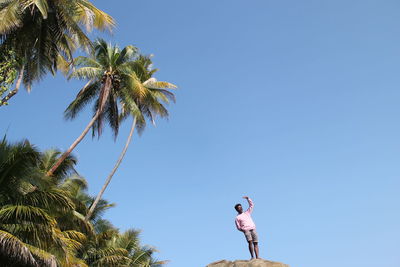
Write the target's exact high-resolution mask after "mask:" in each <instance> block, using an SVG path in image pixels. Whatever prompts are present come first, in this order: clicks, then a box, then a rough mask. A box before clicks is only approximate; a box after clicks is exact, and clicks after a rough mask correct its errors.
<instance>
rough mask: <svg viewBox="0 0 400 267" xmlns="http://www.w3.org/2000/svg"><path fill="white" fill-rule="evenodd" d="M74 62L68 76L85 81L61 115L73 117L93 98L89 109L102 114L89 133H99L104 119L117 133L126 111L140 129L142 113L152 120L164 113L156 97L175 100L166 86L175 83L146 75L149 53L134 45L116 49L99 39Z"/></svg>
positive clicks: (150, 72)
mask: <svg viewBox="0 0 400 267" xmlns="http://www.w3.org/2000/svg"><path fill="white" fill-rule="evenodd" d="M75 65H76V66H77V69H75V70H74V71H73V72H72V73H71V75H70V78H77V79H81V80H86V81H88V82H87V84H86V85H85V86H84V87H83V88H82V89H81V90H80V91H79V93H78V95H77V96H76V98H75V100H74V101H73V102H72V103H71V104H70V105H69V106H68V108H67V109H66V111H65V117H66V118H67V119H73V118H75V117H76V116H77V114H79V111H81V110H82V109H83V108H84V107H85V106H87V105H88V104H90V103H93V102H94V105H93V113H94V114H96V113H97V112H101V113H102V114H101V116H99V118H98V120H97V121H96V123H95V124H94V125H93V128H92V129H93V135H96V134H97V135H99V136H100V135H101V133H102V129H103V120H104V119H105V120H106V121H107V123H108V124H109V125H110V127H111V129H112V131H113V133H114V136H117V134H118V129H119V125H120V120H121V119H124V118H126V116H127V115H129V114H130V115H133V116H135V117H136V118H137V129H138V130H139V132H141V131H142V129H143V128H144V125H145V117H148V118H150V119H151V120H152V121H154V116H157V115H159V116H161V117H166V116H167V115H168V111H167V110H166V108H165V107H164V106H163V105H162V104H161V102H160V101H163V102H166V103H168V102H169V100H175V99H174V95H173V94H172V93H171V92H169V91H168V90H166V89H172V88H176V86H175V85H173V84H171V83H167V82H159V81H157V80H155V79H150V78H151V75H152V74H153V73H154V72H155V71H156V70H151V69H150V68H151V60H150V57H146V56H142V55H140V54H139V53H138V49H137V48H136V47H134V46H127V47H125V48H123V49H120V48H119V47H118V46H116V45H111V44H108V43H107V42H106V41H104V40H102V39H99V40H97V41H96V42H95V45H94V51H93V53H92V54H91V56H90V57H78V58H76V60H75ZM147 80H148V81H147ZM146 81H147V83H146ZM106 97H107V98H106Z"/></svg>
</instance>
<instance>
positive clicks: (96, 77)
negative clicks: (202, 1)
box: [47, 39, 139, 176]
mask: <svg viewBox="0 0 400 267" xmlns="http://www.w3.org/2000/svg"><path fill="white" fill-rule="evenodd" d="M136 51H137V49H136V48H135V47H134V46H127V47H125V48H124V49H122V50H121V49H120V48H119V47H118V46H112V45H111V44H108V43H107V42H106V41H104V40H103V39H99V40H97V41H96V42H95V45H94V50H93V52H92V53H91V55H90V56H89V57H83V56H82V57H78V58H76V60H75V62H74V64H75V66H76V67H77V68H76V69H75V70H74V71H73V72H72V73H71V75H70V78H78V79H81V80H89V82H87V84H86V85H85V86H84V87H83V88H82V89H81V90H80V91H79V93H78V94H77V96H76V98H75V100H74V101H73V102H72V103H71V104H70V105H69V106H68V107H67V109H66V110H65V117H66V118H67V119H73V118H75V117H76V116H77V115H78V113H79V112H80V111H81V110H82V109H83V108H84V107H85V106H86V105H88V104H89V103H92V102H94V105H93V110H94V112H93V113H94V114H93V117H92V119H91V120H90V122H89V123H88V125H87V126H86V128H85V129H84V130H83V132H82V133H81V135H79V136H78V138H77V139H76V140H75V141H74V142H73V143H72V144H71V146H70V147H69V148H68V149H67V151H66V152H64V153H63V154H62V155H61V157H60V158H59V159H58V161H57V162H56V163H55V164H54V165H53V167H52V168H51V169H50V170H49V171H48V173H47V175H49V176H51V175H53V173H54V171H56V170H57V168H58V167H59V165H60V164H61V163H62V162H63V161H64V160H65V159H66V158H67V157H68V155H69V154H70V153H71V152H72V151H73V150H74V149H75V147H76V146H77V145H78V144H79V143H80V142H81V141H82V139H83V138H84V137H85V136H86V134H87V133H88V132H89V130H90V129H91V128H93V129H96V130H97V134H98V135H99V136H100V135H101V133H102V129H103V121H104V118H105V119H106V120H107V121H108V124H109V125H110V126H111V129H112V130H113V132H114V136H115V137H116V136H117V134H118V129H119V122H118V116H119V111H118V102H117V101H118V98H119V94H120V93H119V91H120V90H122V89H123V88H125V87H129V88H134V87H135V86H136V84H138V83H139V82H136V79H137V78H136V76H135V75H134V73H133V72H132V71H131V70H130V68H128V66H129V64H128V63H129V62H130V61H132V60H133V59H134V57H135V55H136ZM94 132H95V131H94V130H93V133H94Z"/></svg>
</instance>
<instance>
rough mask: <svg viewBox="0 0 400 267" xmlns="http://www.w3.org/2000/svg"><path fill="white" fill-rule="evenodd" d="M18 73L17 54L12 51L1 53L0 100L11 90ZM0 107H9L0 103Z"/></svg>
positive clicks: (5, 103)
mask: <svg viewBox="0 0 400 267" xmlns="http://www.w3.org/2000/svg"><path fill="white" fill-rule="evenodd" d="M17 73H18V72H17V61H16V59H15V53H14V52H12V51H5V52H3V53H0V99H1V98H3V95H4V94H6V93H7V92H8V91H9V90H11V88H12V86H13V84H14V81H15V79H16V78H17ZM0 105H7V102H4V103H3V102H0Z"/></svg>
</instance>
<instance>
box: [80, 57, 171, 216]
mask: <svg viewBox="0 0 400 267" xmlns="http://www.w3.org/2000/svg"><path fill="white" fill-rule="evenodd" d="M130 67H131V69H132V70H133V71H134V73H135V74H136V76H137V78H138V79H139V80H140V82H141V84H140V85H139V86H140V88H141V91H142V92H143V93H141V94H139V95H138V94H137V93H136V92H135V91H125V90H121V102H122V103H121V105H122V107H123V108H122V113H121V116H120V120H125V119H126V118H128V117H132V125H131V129H130V132H129V135H128V138H127V140H126V143H125V146H124V148H123V150H122V152H121V154H120V156H119V158H118V160H117V162H116V164H115V166H114V168H113V169H112V171H111V173H110V174H109V175H108V177H107V178H106V180H105V182H104V185H103V187H102V188H101V190H100V192H99V193H98V194H97V197H96V199H95V201H94V202H93V204H92V206H91V207H90V209H89V212H88V214H87V215H86V220H88V219H89V218H90V216H91V214H92V212H93V210H94V209H95V208H96V205H97V203H98V201H99V200H100V199H101V197H102V196H103V194H104V191H105V190H106V188H107V186H108V185H109V183H110V182H111V179H112V177H113V176H114V174H115V172H116V171H117V169H118V167H119V166H120V164H121V162H122V160H123V158H124V156H125V153H126V151H127V150H128V147H129V144H130V142H131V140H132V136H133V132H134V130H135V128H137V129H138V132H139V134H141V133H142V131H143V130H144V128H145V126H146V118H145V117H147V118H148V119H150V120H151V122H152V123H153V124H154V119H155V117H156V116H157V115H158V116H161V117H167V116H168V110H167V109H166V108H165V107H164V105H163V104H162V103H161V101H163V102H165V103H169V101H170V100H172V101H174V102H175V96H174V94H173V93H171V92H170V91H168V90H167V89H172V88H176V86H175V85H174V84H172V83H169V82H161V81H157V80H156V79H155V78H153V77H152V75H153V74H154V73H155V72H156V71H157V69H152V61H151V58H150V56H144V55H139V56H138V58H137V59H136V60H135V61H133V62H130ZM132 100H133V101H132Z"/></svg>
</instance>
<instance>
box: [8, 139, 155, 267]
mask: <svg viewBox="0 0 400 267" xmlns="http://www.w3.org/2000/svg"><path fill="white" fill-rule="evenodd" d="M58 155H59V152H58V151H57V150H48V151H45V152H40V151H38V150H37V149H36V148H35V147H34V146H32V145H31V144H30V143H29V142H28V141H23V142H19V143H16V144H10V143H8V142H7V141H6V139H3V141H2V142H0V262H1V263H2V264H5V266H82V267H83V266H110V267H113V266H122V265H123V266H138V267H145V266H154V267H155V266H158V265H145V264H147V263H148V262H155V260H154V259H153V258H152V256H151V253H152V251H154V250H151V251H149V249H148V248H147V247H143V246H141V245H140V242H139V239H138V233H139V232H138V231H136V230H129V231H127V232H125V233H120V232H119V230H118V229H116V228H115V227H114V226H112V224H111V223H110V222H108V221H106V220H104V219H102V218H101V216H102V214H103V213H104V211H105V210H107V209H108V208H110V207H112V206H113V204H110V203H108V202H107V201H106V200H101V204H100V205H99V206H98V207H97V209H96V211H95V213H94V215H93V216H92V220H91V221H89V222H87V221H85V215H86V213H87V211H88V207H89V206H90V205H91V203H92V201H93V198H92V197H90V196H89V195H87V193H86V189H87V184H86V181H85V180H84V179H83V178H82V177H80V176H77V174H76V173H75V171H74V165H75V164H76V159H75V158H73V157H68V158H67V160H65V161H64V162H63V164H62V166H61V167H60V169H59V171H58V172H57V173H55V175H53V176H52V177H48V176H46V175H45V173H46V171H47V170H48V169H49V168H50V167H49V166H51V165H52V162H53V161H54V160H55V158H56V157H57V156H58ZM137 255H144V256H143V257H144V258H143V260H142V261H140V263H139V261H138V257H137ZM138 263H139V265H137V264H138ZM142 263H143V264H142Z"/></svg>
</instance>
